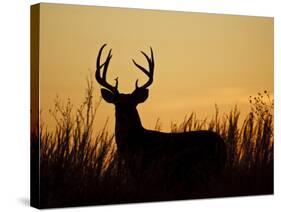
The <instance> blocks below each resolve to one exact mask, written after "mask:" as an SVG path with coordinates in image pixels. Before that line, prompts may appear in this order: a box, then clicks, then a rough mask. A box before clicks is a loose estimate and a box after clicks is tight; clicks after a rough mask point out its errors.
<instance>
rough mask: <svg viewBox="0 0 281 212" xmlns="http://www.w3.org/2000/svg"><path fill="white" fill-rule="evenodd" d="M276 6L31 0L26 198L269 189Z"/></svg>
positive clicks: (69, 202)
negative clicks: (171, 7) (254, 10)
mask: <svg viewBox="0 0 281 212" xmlns="http://www.w3.org/2000/svg"><path fill="white" fill-rule="evenodd" d="M273 71H274V70H273V18H272V17H253V16H238V15H222V14H206V13H195V12H175V11H158V10H143V9H128V8H110V7H96V6H79V5H64V4H48V3H41V4H37V5H33V6H31V205H32V206H34V207H37V208H53V207H69V206H83V205H105V204H120V203H136V202H153V201H169V200H189V199H200V198H215V197H231V196H246V195H266V194H273V143H274V139H273V138H274V132H273V122H274V114H273V111H274V110H273V109H274V103H273V99H274V98H273V97H274V96H273V92H274V91H273V88H274V86H273Z"/></svg>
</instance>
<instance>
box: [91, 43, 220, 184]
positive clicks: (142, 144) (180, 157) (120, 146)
mask: <svg viewBox="0 0 281 212" xmlns="http://www.w3.org/2000/svg"><path fill="white" fill-rule="evenodd" d="M106 45H107V44H104V45H102V47H101V48H100V49H99V52H98V55H97V59H96V72H95V78H96V81H97V82H98V83H99V84H100V85H101V86H102V88H101V96H102V98H103V99H104V100H105V101H106V102H107V103H111V104H113V105H114V106H115V142H116V146H117V153H118V155H119V156H120V157H121V158H122V159H123V160H124V163H125V164H126V167H128V170H129V171H130V172H131V174H132V176H135V177H136V176H140V175H141V173H144V172H145V171H146V170H150V171H149V172H148V173H149V174H150V175H151V174H153V170H155V172H157V171H156V169H155V167H161V168H163V169H165V172H167V173H166V174H165V175H166V176H167V175H169V176H174V177H175V178H173V180H178V179H179V177H180V176H181V175H182V177H186V174H185V173H188V174H189V175H190V173H191V172H194V171H197V172H202V173H204V174H208V173H209V171H210V170H212V171H213V172H220V171H221V170H222V169H223V167H224V164H225V160H226V146H225V142H224V140H223V139H222V137H221V136H220V135H219V134H218V133H216V132H213V131H209V130H200V131H189V132H182V133H178V132H174V133H167V132H160V131H154V130H149V129H145V128H144V127H143V125H142V122H141V118H140V116H139V113H138V110H137V106H138V105H139V104H141V103H143V102H145V101H146V99H147V98H148V95H149V90H148V87H149V86H150V85H151V84H152V83H153V75H154V66H155V63H154V55H153V50H152V48H151V47H150V54H151V56H150V57H149V56H148V55H147V54H146V53H145V52H143V51H141V53H142V54H143V55H144V57H145V58H146V60H147V62H148V69H146V68H144V67H143V66H141V65H139V64H138V63H137V62H136V61H135V60H134V59H132V61H133V63H134V65H135V66H136V67H137V68H138V69H139V70H141V71H142V72H143V73H144V74H145V75H146V76H147V77H148V80H147V81H146V82H145V83H144V84H143V85H141V86H139V83H138V79H137V80H136V82H135V89H134V91H133V92H132V93H129V94H124V93H119V91H118V78H116V79H115V85H113V84H110V83H109V82H108V81H107V78H106V77H107V70H108V66H109V63H110V60H111V58H112V54H111V52H112V49H110V50H109V52H108V54H107V57H106V59H105V61H104V62H103V63H101V61H100V60H101V55H102V52H103V49H104V48H105V46H106ZM159 161H161V162H159ZM152 164H154V166H153V165H152ZM155 164H157V165H155ZM159 164H162V165H160V166H159ZM151 167H153V168H152V169H149V168H151ZM207 170H208V171H207ZM171 173H174V174H171ZM162 177H163V176H162ZM169 180H171V179H169Z"/></svg>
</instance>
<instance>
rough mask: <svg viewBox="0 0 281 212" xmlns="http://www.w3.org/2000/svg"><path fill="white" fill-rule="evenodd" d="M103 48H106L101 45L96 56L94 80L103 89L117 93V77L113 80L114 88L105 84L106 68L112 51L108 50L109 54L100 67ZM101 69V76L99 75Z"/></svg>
mask: <svg viewBox="0 0 281 212" xmlns="http://www.w3.org/2000/svg"><path fill="white" fill-rule="evenodd" d="M105 46H106V44H103V45H102V47H101V48H100V50H99V53H98V56H97V64H96V65H97V68H96V80H97V82H98V83H99V84H100V85H102V86H103V87H105V88H107V89H108V90H110V91H112V92H113V93H118V77H117V78H116V79H115V86H112V85H110V84H109V83H108V82H106V72H107V68H108V65H109V62H110V59H111V58H112V54H111V51H112V49H110V50H109V53H108V55H107V57H106V60H105V62H104V63H103V64H102V65H100V58H101V54H102V50H103V49H104V47H105ZM101 68H103V73H102V76H101V73H100V69H101Z"/></svg>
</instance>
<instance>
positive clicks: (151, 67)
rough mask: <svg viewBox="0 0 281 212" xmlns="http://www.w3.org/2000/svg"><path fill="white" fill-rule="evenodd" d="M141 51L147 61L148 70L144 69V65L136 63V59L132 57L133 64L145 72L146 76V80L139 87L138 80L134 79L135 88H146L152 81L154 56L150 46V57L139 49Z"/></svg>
mask: <svg viewBox="0 0 281 212" xmlns="http://www.w3.org/2000/svg"><path fill="white" fill-rule="evenodd" d="M141 53H142V54H143V55H144V56H145V58H146V60H147V62H148V66H149V70H146V69H145V68H144V67H142V66H141V65H139V64H137V63H136V61H135V60H134V59H133V63H134V64H135V66H137V67H138V68H139V69H140V70H142V72H143V73H145V75H146V76H148V81H147V82H146V83H145V84H144V85H143V86H141V87H138V80H136V84H135V85H136V88H147V87H148V86H150V85H151V84H152V82H153V74H154V56H153V50H152V48H151V47H150V53H151V58H149V57H148V56H147V54H146V53H144V52H143V51H141Z"/></svg>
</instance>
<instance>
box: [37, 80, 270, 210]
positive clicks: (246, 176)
mask: <svg viewBox="0 0 281 212" xmlns="http://www.w3.org/2000/svg"><path fill="white" fill-rule="evenodd" d="M264 94H265V95H266V96H267V97H268V100H269V102H270V104H268V102H266V101H264V100H263V98H262V97H261V94H258V97H250V104H251V106H252V111H251V112H250V113H249V114H248V116H247V117H246V118H245V120H244V121H243V124H242V125H241V126H239V124H238V121H239V117H240V112H239V109H238V108H237V107H234V108H233V109H232V110H231V111H230V112H229V114H227V115H222V116H221V115H220V114H219V109H218V107H217V106H216V107H215V109H216V112H215V114H214V116H213V117H212V119H211V120H207V119H205V120H199V119H198V118H197V117H196V114H195V113H191V114H190V115H189V116H186V117H185V118H184V120H183V121H182V122H181V123H179V124H177V123H172V124H171V131H172V132H186V131H192V130H202V129H207V130H212V131H215V132H217V133H219V134H220V135H221V136H222V137H223V139H224V140H225V142H226V145H227V156H228V157H227V162H226V168H225V170H224V172H223V176H222V177H221V178H220V179H215V182H214V180H211V178H210V181H209V182H208V184H209V185H204V186H205V187H208V188H209V189H208V193H206V192H205V193H204V189H203V190H202V189H201V190H200V192H201V193H200V192H199V193H197V194H196V195H195V193H196V192H195V193H194V190H189V189H186V188H184V187H182V188H177V189H175V190H174V191H175V192H173V190H169V191H167V190H165V188H163V187H161V183H162V182H161V180H160V179H159V178H157V177H158V175H157V173H156V172H155V173H153V172H150V178H155V179H154V181H152V182H156V181H157V182H158V183H159V184H158V185H160V186H159V187H153V186H151V184H148V181H146V180H145V179H143V181H142V182H139V181H138V182H137V183H136V181H134V179H133V178H132V177H131V176H130V173H129V172H128V171H127V170H126V168H125V166H124V165H123V161H122V160H121V159H119V157H118V154H117V153H116V146H115V140H114V139H115V138H114V134H113V133H110V132H109V131H108V129H107V122H106V123H105V125H104V127H103V129H102V130H101V131H99V132H96V131H95V122H94V120H95V116H96V113H97V111H98V107H99V105H100V101H101V99H100V98H98V99H97V100H94V99H93V98H94V97H93V82H92V78H88V80H87V89H86V95H85V101H84V102H83V103H82V104H81V106H80V107H79V109H78V110H77V111H74V110H73V105H72V104H71V102H70V100H69V99H68V101H67V102H66V104H63V102H62V101H61V100H60V99H59V98H57V99H56V100H55V105H54V109H53V110H50V111H49V112H50V114H51V115H52V116H53V118H54V119H55V121H56V128H55V130H54V131H49V130H48V129H47V127H46V126H44V125H43V124H41V130H40V133H39V137H37V136H36V135H34V136H32V142H37V141H39V142H40V201H41V205H42V207H60V206H74V205H89V204H112V203H125V202H138V201H155V200H169V199H183V198H198V197H202V198H203V197H219V196H237V195H258V194H272V193H273V101H271V100H270V98H269V95H268V93H267V92H266V91H265V92H264ZM253 98H256V99H257V100H253ZM94 102H96V103H95V104H94ZM160 128H161V122H160V120H157V122H156V125H155V129H156V130H160ZM193 189H194V188H193ZM195 189H196V188H195ZM179 192H180V193H181V195H178V193H179Z"/></svg>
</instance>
